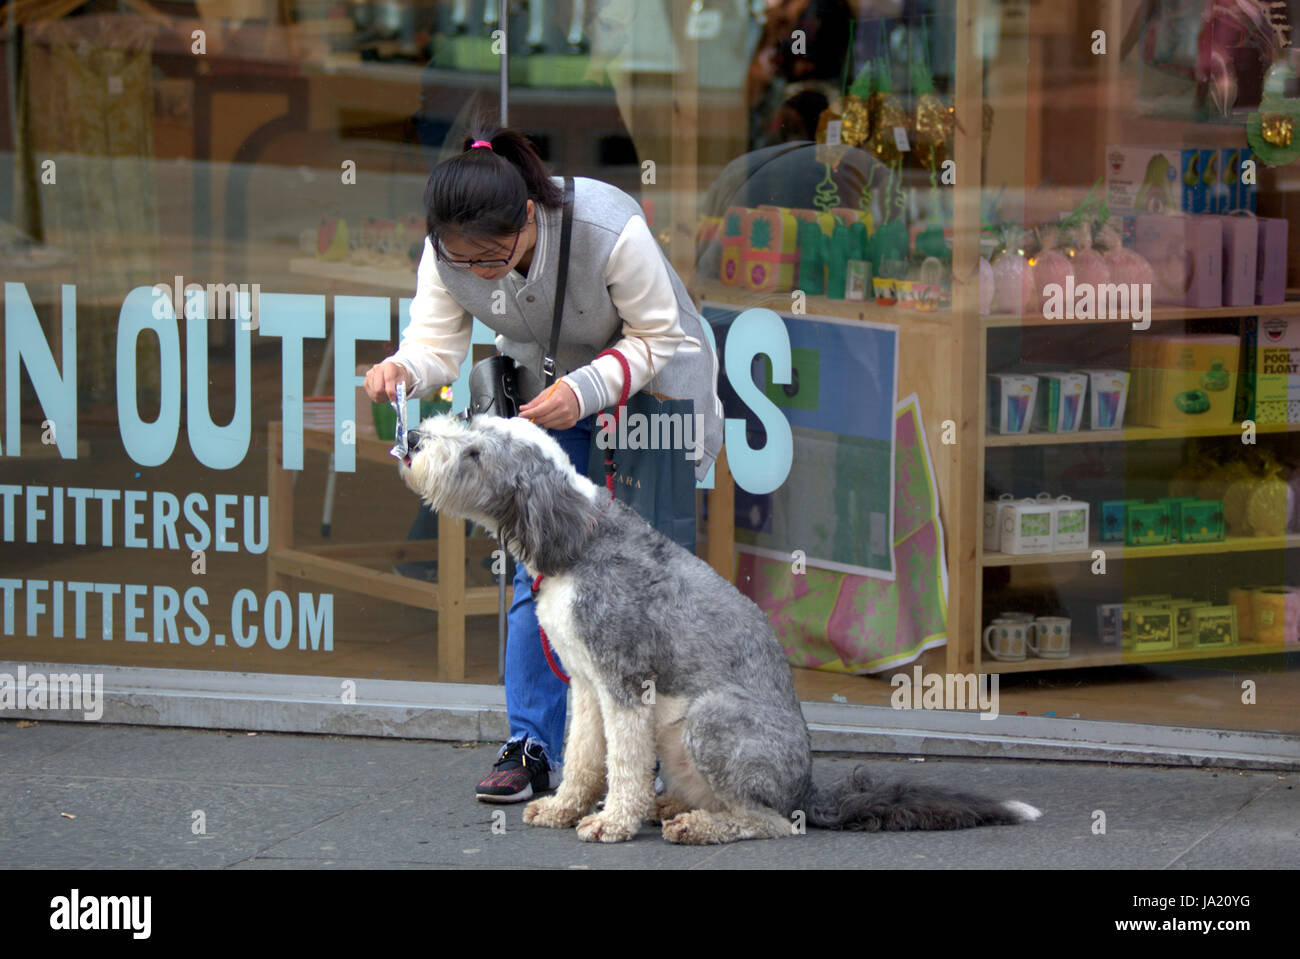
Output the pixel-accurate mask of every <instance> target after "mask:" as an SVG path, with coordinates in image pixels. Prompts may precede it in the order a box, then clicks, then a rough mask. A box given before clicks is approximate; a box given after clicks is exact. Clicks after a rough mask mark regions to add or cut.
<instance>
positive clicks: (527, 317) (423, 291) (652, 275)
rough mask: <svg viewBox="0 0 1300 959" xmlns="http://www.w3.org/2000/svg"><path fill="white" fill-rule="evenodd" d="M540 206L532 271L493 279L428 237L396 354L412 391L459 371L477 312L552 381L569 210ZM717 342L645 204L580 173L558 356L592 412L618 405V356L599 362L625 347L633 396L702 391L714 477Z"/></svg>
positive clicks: (706, 448)
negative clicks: (548, 354)
mask: <svg viewBox="0 0 1300 959" xmlns="http://www.w3.org/2000/svg"><path fill="white" fill-rule="evenodd" d="M556 182H557V183H561V185H562V181H560V180H559V179H558V178H557V180H556ZM536 210H537V224H538V228H537V246H536V248H535V249H534V251H533V259H532V263H531V264H530V265H529V269H528V276H527V277H522V276H520V275H519V273H518V272H517V271H514V270H512V271H511V272H510V274H509V275H508V276H506V277H505V278H504V279H501V280H484V279H482V278H480V277H478V276H475V275H474V273H473V272H472V271H470V270H460V269H453V268H446V267H442V266H441V265H440V264H439V263H438V261H437V257H436V256H435V254H434V251H433V244H432V242H431V241H430V240H429V238H427V237H426V238H425V241H424V253H423V255H422V256H421V258H420V265H419V269H418V271H417V280H416V292H415V296H414V298H413V299H412V300H411V307H410V318H411V320H410V324H409V325H408V326H407V328H406V330H405V331H404V332H403V334H402V341H401V345H400V346H399V348H398V350H397V352H396V353H395V354H394V355H393V356H391V357H389V359H392V360H396V361H397V362H399V363H401V364H402V366H404V367H405V368H406V369H407V370H408V371H409V372H410V374H411V377H412V380H413V385H412V390H411V395H413V396H418V397H426V396H429V395H430V394H431V393H432V392H433V391H434V390H436V389H438V388H440V387H442V386H445V385H447V384H448V383H451V382H452V381H453V380H455V379H456V377H457V375H458V374H459V371H460V365H461V363H462V362H463V361H464V359H465V355H466V354H467V353H468V352H469V348H470V336H471V332H472V326H473V320H472V317H478V319H479V320H480V321H481V322H482V323H484V324H485V325H486V326H488V327H489V328H490V329H492V330H493V331H495V332H496V333H497V338H496V345H497V349H499V350H500V351H501V352H502V353H504V354H505V355H506V356H509V357H511V358H512V359H514V360H515V361H516V362H517V363H519V364H521V365H524V366H526V367H528V368H529V369H530V370H532V371H533V372H534V373H536V374H537V376H538V378H539V379H542V378H543V377H542V356H543V353H544V351H545V344H548V343H549V342H550V339H551V324H552V319H553V311H554V308H555V287H556V279H557V277H558V275H559V260H560V252H559V250H560V219H561V211H560V210H559V209H554V210H550V209H546V208H544V207H542V206H540V205H539V206H537V207H536ZM502 294H504V295H502ZM494 306H495V309H494ZM503 309H504V312H502V310H503ZM709 344H710V341H709V339H708V337H707V334H706V333H705V331H704V320H703V318H702V317H701V316H700V314H699V311H698V310H697V309H696V308H695V304H694V302H693V301H692V300H691V297H690V295H689V294H688V293H687V292H686V287H685V286H684V285H683V283H682V281H681V279H680V278H679V277H678V276H677V273H676V272H675V271H674V270H673V269H672V267H671V266H670V265H669V263H668V260H667V258H666V257H665V256H664V253H663V251H662V250H661V249H660V248H659V244H658V243H657V242H655V239H654V237H653V236H652V235H651V233H650V229H649V227H648V226H647V225H646V222H645V218H644V217H643V216H642V215H641V208H640V207H639V206H638V204H637V202H636V201H635V200H634V199H632V197H630V196H628V195H627V194H626V193H624V192H623V191H622V190H620V189H618V188H617V187H615V186H612V185H611V184H608V183H603V182H601V181H600V180H592V179H588V178H585V177H575V178H574V203H573V235H572V238H571V240H570V249H569V280H568V291H567V292H566V294H565V303H564V318H563V320H562V322H561V326H560V346H559V349H558V351H557V353H558V355H557V356H556V357H555V363H556V372H557V374H558V375H560V376H562V377H563V378H564V380H565V382H567V383H568V384H569V385H570V386H571V387H572V388H573V391H574V393H575V394H576V395H577V397H578V404H579V413H580V416H581V417H585V416H588V415H590V414H592V413H594V412H596V411H598V410H603V409H606V408H608V407H612V406H613V405H614V404H615V403H617V402H618V397H619V393H620V391H621V390H622V386H623V370H622V367H621V366H620V365H619V363H618V360H617V359H616V358H615V357H612V356H606V357H602V358H600V359H599V360H595V361H594V362H593V358H594V357H595V356H596V354H598V353H600V352H601V351H602V350H604V349H607V348H610V347H614V348H617V349H618V350H619V351H620V352H621V353H622V354H623V356H624V357H625V358H626V359H627V361H628V365H629V366H630V367H631V372H632V383H631V387H630V392H631V393H636V392H639V391H640V390H642V389H645V388H646V387H647V386H649V387H650V388H651V391H652V392H653V393H654V394H655V395H657V396H661V397H673V398H680V399H690V400H693V401H694V404H695V412H696V413H697V414H703V416H704V419H703V426H704V435H703V444H702V445H703V455H702V456H701V457H700V459H699V460H698V461H697V462H696V464H695V467H696V478H697V479H703V477H704V476H705V475H706V474H707V473H708V470H709V466H710V465H711V464H712V463H713V461H714V460H715V459H716V458H717V456H718V454H719V452H720V451H721V449H722V436H723V413H722V402H721V401H720V400H719V399H718V358H717V354H716V352H715V351H714V350H713V348H712V347H711V346H710V345H709ZM652 375H653V385H652V384H651V377H652Z"/></svg>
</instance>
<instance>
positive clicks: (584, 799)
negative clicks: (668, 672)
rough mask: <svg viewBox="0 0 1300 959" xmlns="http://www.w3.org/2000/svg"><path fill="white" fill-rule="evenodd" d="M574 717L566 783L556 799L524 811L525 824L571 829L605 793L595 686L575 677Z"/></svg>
mask: <svg viewBox="0 0 1300 959" xmlns="http://www.w3.org/2000/svg"><path fill="white" fill-rule="evenodd" d="M571 689H572V691H573V717H572V718H571V719H570V720H569V737H568V739H567V740H565V743H564V780H563V782H561V783H560V788H559V789H558V790H556V793H555V795H554V796H544V797H543V798H541V799H537V800H534V801H533V802H530V803H529V804H528V805H527V806H525V807H524V822H526V823H529V824H530V825H533V826H551V827H553V828H568V827H569V826H572V825H573V824H574V823H576V822H577V821H578V820H579V819H581V818H582V817H583V816H585V815H586V814H587V812H588V811H589V810H590V809H591V807H592V806H594V805H595V804H596V800H597V799H599V798H600V797H601V795H602V794H603V793H604V792H605V727H604V724H603V723H602V721H601V717H600V703H598V702H597V701H596V694H595V692H594V691H593V690H592V688H591V685H590V684H589V683H587V682H585V681H583V680H581V679H579V678H578V677H577V676H574V677H573V681H572V686H571Z"/></svg>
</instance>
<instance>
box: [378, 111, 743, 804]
mask: <svg viewBox="0 0 1300 959" xmlns="http://www.w3.org/2000/svg"><path fill="white" fill-rule="evenodd" d="M476 127H477V130H478V132H476V133H474V134H472V135H471V136H467V137H466V138H465V141H464V149H463V151H462V152H461V153H459V154H457V155H456V156H454V157H452V158H450V159H448V160H446V161H445V162H443V163H440V164H439V165H438V166H437V167H435V168H434V170H433V172H432V174H430V176H429V182H428V185H427V187H426V189H425V197H424V201H425V210H426V225H427V227H428V236H427V237H426V239H425V246H424V254H423V256H422V257H421V260H420V266H419V270H418V276H417V284H416V294H415V297H414V299H413V300H412V302H411V309H410V315H411V322H410V325H409V326H408V327H407V328H406V330H405V332H404V333H403V335H402V342H401V345H400V347H399V349H398V351H397V352H396V353H395V354H394V355H393V356H391V357H389V358H388V359H386V360H384V361H383V362H382V363H379V364H378V365H376V366H374V367H372V368H371V369H370V370H369V371H368V372H367V373H366V381H365V382H366V391H367V392H368V393H369V394H370V396H371V398H372V399H373V400H376V401H381V400H384V399H387V400H390V401H391V400H393V399H395V398H396V389H397V384H398V383H399V382H402V383H405V385H406V390H407V395H408V396H416V397H423V396H428V395H429V394H431V393H432V392H434V391H435V390H437V389H439V388H440V387H442V386H444V385H446V384H448V383H450V382H451V381H452V380H454V379H455V378H456V376H457V374H458V372H459V369H460V364H461V362H462V361H463V360H464V358H465V355H466V353H467V352H468V350H469V347H470V335H471V332H472V322H473V321H472V317H477V318H478V319H479V320H480V321H481V322H482V323H484V324H486V325H487V326H488V327H490V328H491V329H492V330H494V331H495V332H496V333H497V334H498V335H497V341H496V342H497V348H498V349H499V350H500V351H501V352H502V353H504V354H505V355H507V356H509V357H511V358H513V359H514V360H515V361H516V363H518V364H520V365H521V366H525V367H527V368H528V369H529V370H531V371H532V372H533V374H534V375H535V377H536V379H537V380H538V381H541V380H542V379H543V371H542V359H543V352H544V348H545V345H547V344H549V342H550V337H551V327H552V322H553V312H552V311H553V309H554V303H555V294H556V279H557V273H558V269H559V246H560V225H561V214H562V209H563V196H564V194H563V190H562V187H561V185H560V184H561V182H562V181H559V180H556V179H552V178H551V177H549V176H548V175H547V174H546V170H545V167H544V166H543V165H542V162H541V160H540V159H539V158H538V156H537V154H536V153H535V152H534V151H533V149H532V146H531V145H530V144H529V143H528V141H527V140H526V139H525V138H524V137H523V136H522V135H521V134H519V133H518V132H516V131H514V130H509V129H501V128H495V129H491V130H488V129H484V128H482V126H481V125H476ZM565 297H566V298H565V309H564V317H563V320H562V324H561V327H560V340H559V344H560V345H559V348H558V350H557V351H556V352H557V355H556V357H555V367H556V375H557V377H559V379H557V381H556V385H555V388H554V389H550V390H547V391H545V392H543V393H542V394H540V395H539V396H537V397H533V398H531V399H529V401H528V402H527V403H525V404H524V405H523V406H522V407H521V408H520V415H521V416H525V417H527V418H529V419H531V420H532V421H533V422H534V423H536V424H538V425H539V426H543V427H545V428H547V429H548V430H551V431H552V433H553V435H554V436H555V438H556V440H557V441H558V442H559V443H560V445H561V447H562V448H563V449H564V450H565V452H566V453H568V455H569V457H570V459H571V460H572V461H573V463H574V465H575V466H576V467H577V469H578V470H579V471H580V472H582V473H586V471H587V463H588V457H589V454H590V448H591V437H592V431H593V429H594V428H595V427H594V421H595V414H596V413H597V412H599V411H600V410H603V409H605V408H607V407H611V406H613V405H614V404H615V403H617V401H618V397H619V394H620V391H621V389H622V387H623V370H622V367H621V365H620V364H619V362H618V359H617V358H616V357H613V356H606V357H602V358H600V359H598V360H597V359H595V357H596V355H597V354H598V353H600V352H601V351H602V350H604V349H606V348H610V347H612V348H615V349H617V350H619V351H620V352H621V353H622V354H623V356H624V357H625V358H626V360H627V363H628V366H629V368H630V370H631V384H630V387H629V389H630V392H631V393H636V392H637V391H639V390H641V389H642V388H644V387H646V386H647V385H648V384H649V383H650V382H651V378H652V376H653V379H654V387H653V388H654V391H655V392H656V393H658V394H661V395H667V396H673V397H679V398H687V399H691V400H693V401H694V404H695V407H694V408H695V411H696V412H697V413H703V414H704V436H703V442H702V447H703V449H702V451H701V453H702V455H700V456H699V459H698V460H694V461H693V462H694V464H695V471H696V478H697V479H702V478H703V477H704V475H705V474H707V472H708V470H709V467H710V465H711V464H712V463H713V460H714V458H715V457H716V456H717V455H718V452H719V450H720V449H721V446H722V404H721V402H720V401H719V400H718V395H717V374H718V364H717V357H716V355H715V354H714V352H713V349H712V347H711V346H710V341H709V339H708V335H707V333H706V331H705V330H704V323H703V320H702V319H701V318H700V315H699V313H698V312H697V310H696V309H695V305H694V303H693V302H692V300H691V298H690V296H689V295H688V294H687V292H686V288H685V287H684V286H683V284H682V282H681V279H680V278H679V277H678V276H677V274H676V273H675V272H673V269H672V267H671V266H670V265H669V263H668V261H667V259H666V258H665V257H664V255H663V252H662V251H661V250H660V249H659V245H658V244H657V243H656V242H655V239H654V237H653V236H652V235H651V233H650V230H649V228H648V227H647V225H646V222H645V219H644V218H643V217H642V215H641V209H640V207H639V206H638V205H637V203H636V201H635V200H633V199H632V198H631V197H629V196H628V195H627V194H626V193H624V192H622V191H621V190H619V189H618V188H616V187H614V186H611V185H609V184H607V183H602V182H601V181H599V180H591V179H585V178H576V179H575V180H574V202H573V225H572V236H571V240H570V251H569V270H568V282H567V284H566V294H565ZM662 455H666V456H671V455H683V454H682V452H681V451H665V452H664V453H663V454H662ZM686 545H688V546H693V545H694V543H693V537H692V542H691V543H689V544H686ZM516 567H517V568H516V572H515V579H514V601H513V603H512V604H511V608H510V614H509V619H508V638H507V642H506V671H505V685H506V711H507V714H508V716H509V720H510V739H509V741H508V742H507V743H506V744H505V746H504V747H503V748H502V750H501V753H500V754H499V756H498V758H497V762H496V765H495V766H494V767H493V771H492V773H491V774H489V775H488V776H487V777H486V778H484V779H483V780H482V781H481V782H480V783H479V785H478V789H477V795H478V798H479V799H481V800H484V801H487V802H518V801H521V800H525V799H528V798H530V797H531V796H532V795H533V794H534V793H535V792H538V791H541V790H545V789H550V788H554V786H555V785H558V782H559V776H558V771H559V766H560V764H561V763H562V758H563V756H562V753H563V748H564V741H563V737H564V718H565V694H566V690H567V687H566V686H565V685H564V683H563V682H562V681H561V680H560V679H558V678H557V677H556V676H555V675H553V674H552V672H551V670H550V668H549V667H548V666H547V663H546V659H545V654H544V652H543V650H542V645H541V640H540V636H539V634H538V628H537V617H536V614H535V613H534V611H533V603H532V593H531V589H530V587H531V583H532V578H531V576H530V575H529V574H528V571H527V570H525V569H524V567H523V564H522V563H519V564H516ZM553 770H554V771H555V773H556V775H554V776H552V771H553Z"/></svg>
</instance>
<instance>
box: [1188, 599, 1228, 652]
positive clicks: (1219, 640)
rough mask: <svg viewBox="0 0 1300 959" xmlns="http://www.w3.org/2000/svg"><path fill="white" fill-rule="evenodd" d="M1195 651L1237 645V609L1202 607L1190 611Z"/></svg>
mask: <svg viewBox="0 0 1300 959" xmlns="http://www.w3.org/2000/svg"><path fill="white" fill-rule="evenodd" d="M1192 618H1193V621H1194V626H1193V629H1194V631H1195V633H1196V648H1197V649H1214V648H1215V647H1217V646H1236V645H1237V607H1235V606H1203V607H1201V608H1200V609H1195V610H1192Z"/></svg>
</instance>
